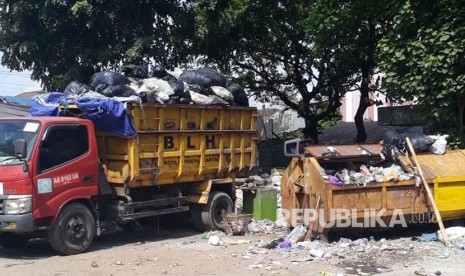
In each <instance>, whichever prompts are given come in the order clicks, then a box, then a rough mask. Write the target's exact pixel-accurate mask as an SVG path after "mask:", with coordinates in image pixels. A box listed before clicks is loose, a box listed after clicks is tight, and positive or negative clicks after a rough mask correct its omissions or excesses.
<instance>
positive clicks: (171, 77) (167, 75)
mask: <svg viewBox="0 0 465 276" xmlns="http://www.w3.org/2000/svg"><path fill="white" fill-rule="evenodd" d="M161 79H162V80H164V81H178V79H177V78H176V77H175V76H173V75H171V74H170V73H167V74H166V75H165V76H164V77H163V78H161Z"/></svg>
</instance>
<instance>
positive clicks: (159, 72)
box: [150, 64, 168, 79]
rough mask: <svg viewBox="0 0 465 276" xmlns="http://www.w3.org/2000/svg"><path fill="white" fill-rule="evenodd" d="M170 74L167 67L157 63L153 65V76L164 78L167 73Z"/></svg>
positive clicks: (151, 72)
mask: <svg viewBox="0 0 465 276" xmlns="http://www.w3.org/2000/svg"><path fill="white" fill-rule="evenodd" d="M167 74H168V72H166V69H165V67H163V66H161V65H159V64H157V65H155V66H152V70H150V76H151V77H156V78H159V79H161V78H163V77H165V76H166V75H167Z"/></svg>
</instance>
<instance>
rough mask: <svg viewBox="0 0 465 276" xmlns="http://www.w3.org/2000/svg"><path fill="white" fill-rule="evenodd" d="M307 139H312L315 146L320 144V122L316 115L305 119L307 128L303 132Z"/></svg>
mask: <svg viewBox="0 0 465 276" xmlns="http://www.w3.org/2000/svg"><path fill="white" fill-rule="evenodd" d="M302 133H303V134H304V138H305V139H308V138H310V139H312V140H313V142H314V143H315V144H318V143H319V141H318V120H317V117H316V115H314V114H312V115H310V116H309V117H308V118H305V128H304V129H303V130H302Z"/></svg>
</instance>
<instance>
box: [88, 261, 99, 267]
mask: <svg viewBox="0 0 465 276" xmlns="http://www.w3.org/2000/svg"><path fill="white" fill-rule="evenodd" d="M90 265H91V266H92V267H98V263H97V262H96V261H92V262H91V263H90Z"/></svg>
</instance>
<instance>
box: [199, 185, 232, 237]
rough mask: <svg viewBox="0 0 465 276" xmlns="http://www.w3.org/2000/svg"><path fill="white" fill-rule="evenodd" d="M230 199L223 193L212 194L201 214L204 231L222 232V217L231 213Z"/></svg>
mask: <svg viewBox="0 0 465 276" xmlns="http://www.w3.org/2000/svg"><path fill="white" fill-rule="evenodd" d="M233 208H234V205H233V201H232V199H231V197H230V196H229V195H228V194H227V193H224V192H218V191H215V192H212V193H211V194H210V196H209V198H208V202H207V204H206V205H205V206H204V207H203V210H202V212H201V219H202V224H203V225H204V228H205V229H206V230H223V216H224V215H225V214H227V213H231V212H232V211H233Z"/></svg>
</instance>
